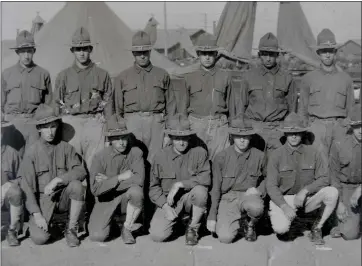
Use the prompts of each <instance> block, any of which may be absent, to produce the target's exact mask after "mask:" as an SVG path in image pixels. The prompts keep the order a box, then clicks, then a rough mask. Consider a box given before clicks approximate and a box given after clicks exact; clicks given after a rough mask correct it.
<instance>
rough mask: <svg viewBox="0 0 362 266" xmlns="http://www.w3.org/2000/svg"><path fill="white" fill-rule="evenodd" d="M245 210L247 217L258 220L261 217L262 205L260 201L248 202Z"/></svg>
mask: <svg viewBox="0 0 362 266" xmlns="http://www.w3.org/2000/svg"><path fill="white" fill-rule="evenodd" d="M244 208H245V210H246V213H247V214H248V216H249V217H252V218H258V217H260V216H262V215H263V212H264V204H263V201H262V200H250V201H247V202H246V203H245V207H244Z"/></svg>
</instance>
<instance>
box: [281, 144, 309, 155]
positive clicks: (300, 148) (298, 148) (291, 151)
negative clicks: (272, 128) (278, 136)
mask: <svg viewBox="0 0 362 266" xmlns="http://www.w3.org/2000/svg"><path fill="white" fill-rule="evenodd" d="M284 145H285V147H286V150H287V152H288V153H289V154H290V155H293V153H294V152H297V153H299V154H302V152H303V147H304V145H303V144H300V145H299V146H298V147H297V148H296V149H294V148H292V147H291V146H290V145H289V144H288V143H285V144H284Z"/></svg>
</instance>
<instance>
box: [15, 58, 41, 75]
mask: <svg viewBox="0 0 362 266" xmlns="http://www.w3.org/2000/svg"><path fill="white" fill-rule="evenodd" d="M35 66H36V64H35V63H34V62H31V64H30V66H29V67H23V66H22V65H21V64H20V62H19V61H18V63H17V67H18V70H19V71H20V73H23V72H24V71H27V72H28V73H30V72H31V71H32V70H33V69H34V68H35Z"/></svg>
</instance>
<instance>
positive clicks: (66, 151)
mask: <svg viewBox="0 0 362 266" xmlns="http://www.w3.org/2000/svg"><path fill="white" fill-rule="evenodd" d="M34 120H35V124H36V127H37V129H38V131H39V133H40V138H39V139H38V140H37V141H36V142H35V143H34V144H33V145H32V146H30V147H29V149H28V150H27V151H26V153H25V155H24V158H23V161H22V162H21V164H20V169H19V173H18V178H21V181H20V182H21V188H22V190H23V191H24V193H25V198H26V199H25V205H26V208H27V210H28V211H29V214H30V221H29V230H30V238H31V239H32V240H33V242H34V243H35V244H37V245H43V244H45V243H46V242H47V241H48V240H49V239H50V237H51V236H52V235H53V233H52V232H53V231H52V229H55V225H54V223H53V222H54V220H53V218H54V215H53V214H55V213H64V212H68V211H69V220H68V228H67V230H66V231H65V239H66V241H67V244H68V245H69V246H70V247H75V246H78V245H79V244H80V241H79V239H78V237H77V226H78V220H79V216H80V213H81V210H82V208H83V204H84V199H85V191H86V190H85V188H84V187H83V186H82V183H81V181H82V180H84V178H85V176H86V170H85V168H84V166H83V164H82V161H81V158H80V156H79V155H78V154H77V153H76V151H75V149H74V148H73V147H72V146H71V145H70V144H68V143H67V142H64V141H61V140H59V138H57V130H58V128H59V127H60V126H61V123H62V122H61V118H60V117H58V116H56V115H55V112H54V110H53V108H51V107H50V106H48V105H41V106H39V108H38V109H37V110H36V113H35V116H34Z"/></svg>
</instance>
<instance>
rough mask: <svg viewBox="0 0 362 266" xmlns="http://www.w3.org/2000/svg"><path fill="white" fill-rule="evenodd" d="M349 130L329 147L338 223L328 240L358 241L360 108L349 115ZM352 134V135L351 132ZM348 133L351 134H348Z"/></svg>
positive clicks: (356, 108)
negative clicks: (337, 201) (337, 193)
mask: <svg viewBox="0 0 362 266" xmlns="http://www.w3.org/2000/svg"><path fill="white" fill-rule="evenodd" d="M351 120H352V121H351V129H350V130H349V131H348V132H347V135H346V136H345V137H344V139H343V140H339V141H336V142H335V143H333V144H332V149H331V163H330V165H331V168H332V185H333V186H334V187H335V188H337V189H338V191H339V204H338V207H337V216H338V218H339V220H340V224H339V226H338V227H336V228H335V229H334V230H332V232H331V235H332V237H339V236H342V237H343V238H344V239H345V240H352V239H358V238H359V237H360V235H361V233H360V222H361V184H362V180H361V140H362V124H361V105H360V104H358V105H355V107H354V108H353V111H352V114H351ZM352 132H353V133H352ZM351 133H352V134H351Z"/></svg>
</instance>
